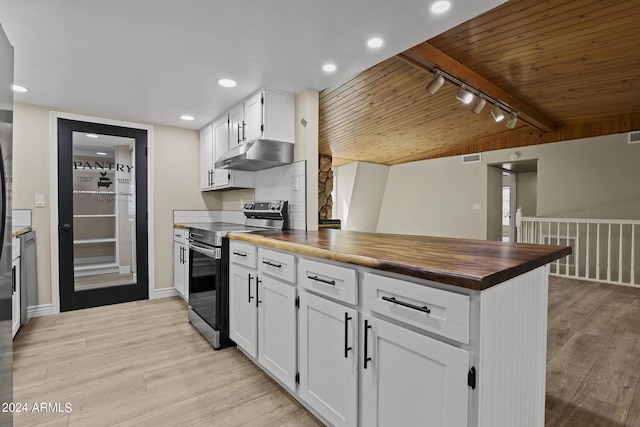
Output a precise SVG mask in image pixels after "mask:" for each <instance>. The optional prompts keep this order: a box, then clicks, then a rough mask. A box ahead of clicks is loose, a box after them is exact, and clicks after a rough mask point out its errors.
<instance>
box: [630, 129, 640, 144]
mask: <svg viewBox="0 0 640 427" xmlns="http://www.w3.org/2000/svg"><path fill="white" fill-rule="evenodd" d="M629 144H640V130H636V131H633V132H629Z"/></svg>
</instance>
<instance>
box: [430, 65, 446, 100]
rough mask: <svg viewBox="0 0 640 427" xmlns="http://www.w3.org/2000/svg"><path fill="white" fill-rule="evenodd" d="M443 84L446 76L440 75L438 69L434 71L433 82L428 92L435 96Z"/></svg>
mask: <svg viewBox="0 0 640 427" xmlns="http://www.w3.org/2000/svg"><path fill="white" fill-rule="evenodd" d="M443 84H444V76H443V75H442V74H440V70H438V69H436V70H434V74H433V80H432V81H431V83H429V85H428V86H427V92H429V93H430V94H431V95H433V94H434V93H436V92H437V91H438V89H440V88H441V87H442V85H443Z"/></svg>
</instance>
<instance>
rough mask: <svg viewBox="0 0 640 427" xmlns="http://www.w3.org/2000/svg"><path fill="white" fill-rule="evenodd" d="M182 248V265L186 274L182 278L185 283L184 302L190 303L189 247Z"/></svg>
mask: <svg viewBox="0 0 640 427" xmlns="http://www.w3.org/2000/svg"><path fill="white" fill-rule="evenodd" d="M180 247H181V248H182V265H183V267H184V274H183V276H182V280H183V282H182V283H184V294H182V296H183V297H184V300H185V301H187V302H189V247H188V246H186V245H181V246H180Z"/></svg>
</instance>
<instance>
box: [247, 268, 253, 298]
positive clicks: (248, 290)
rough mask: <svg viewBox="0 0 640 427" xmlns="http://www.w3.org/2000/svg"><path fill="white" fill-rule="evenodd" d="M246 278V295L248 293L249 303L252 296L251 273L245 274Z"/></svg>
mask: <svg viewBox="0 0 640 427" xmlns="http://www.w3.org/2000/svg"><path fill="white" fill-rule="evenodd" d="M247 276H248V279H247V295H249V301H248V303H249V304H251V300H252V299H253V297H252V296H251V274H247Z"/></svg>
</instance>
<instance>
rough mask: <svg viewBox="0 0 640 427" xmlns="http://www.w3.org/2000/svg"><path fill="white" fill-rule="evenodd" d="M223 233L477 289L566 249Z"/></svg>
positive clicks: (373, 236)
mask: <svg viewBox="0 0 640 427" xmlns="http://www.w3.org/2000/svg"><path fill="white" fill-rule="evenodd" d="M228 237H229V238H230V239H234V240H240V241H244V242H247V243H252V244H256V245H261V246H266V247H271V248H274V249H281V250H284V251H289V252H295V253H299V254H303V255H309V256H314V257H319V258H325V259H331V260H334V261H339V262H345V263H350V264H356V265H360V266H364V267H370V268H374V269H378V270H384V271H390V272H394V273H398V274H403V275H406V276H412V277H417V278H420V279H427V280H433V281H436V282H441V283H447V284H450V285H454V286H461V287H465V288H469V289H474V290H479V291H480V290H483V289H487V288H490V287H491V286H494V285H497V284H499V283H502V282H504V281H506V280H509V279H511V278H513V277H516V276H519V275H521V274H523V273H526V272H527V271H530V270H533V269H535V268H537V267H540V266H542V265H545V264H548V263H550V262H552V261H555V260H557V259H560V258H562V257H564V256H566V255H569V254H570V253H571V248H570V247H567V246H547V245H533V244H526V243H503V242H493V241H487V240H471V239H454V238H447V237H429V236H411V235H403V234H384V233H365V232H358V231H346V230H332V229H323V230H319V231H298V230H282V231H276V230H272V231H261V232H256V233H229V235H228Z"/></svg>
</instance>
